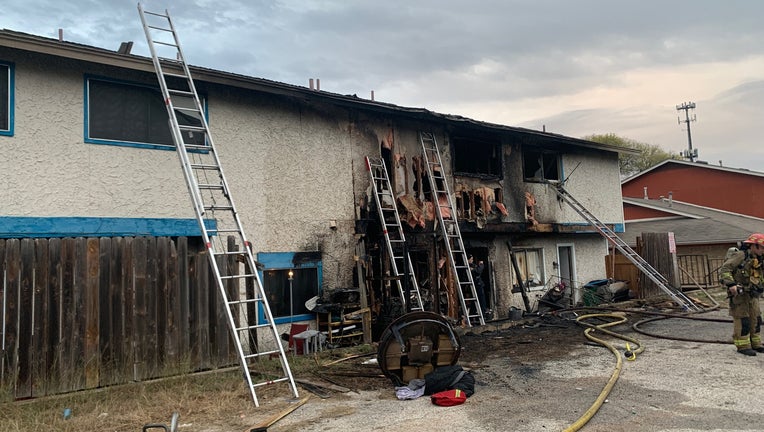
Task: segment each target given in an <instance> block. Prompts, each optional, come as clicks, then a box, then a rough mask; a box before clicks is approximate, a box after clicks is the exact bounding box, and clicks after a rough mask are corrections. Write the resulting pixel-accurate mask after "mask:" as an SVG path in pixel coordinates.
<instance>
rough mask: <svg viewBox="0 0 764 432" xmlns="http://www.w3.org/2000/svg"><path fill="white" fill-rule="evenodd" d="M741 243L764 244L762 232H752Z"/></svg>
mask: <svg viewBox="0 0 764 432" xmlns="http://www.w3.org/2000/svg"><path fill="white" fill-rule="evenodd" d="M743 243H748V244H757V245H759V246H764V234H761V233H753V234H751V235H750V236H749V237H748V239H747V240H745V241H744V242H743Z"/></svg>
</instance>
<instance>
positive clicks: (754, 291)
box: [719, 233, 764, 356]
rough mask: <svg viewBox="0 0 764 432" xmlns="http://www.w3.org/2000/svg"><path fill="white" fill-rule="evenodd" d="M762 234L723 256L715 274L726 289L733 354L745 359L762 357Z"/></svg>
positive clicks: (763, 286) (750, 237)
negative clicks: (737, 353) (733, 347)
mask: <svg viewBox="0 0 764 432" xmlns="http://www.w3.org/2000/svg"><path fill="white" fill-rule="evenodd" d="M763 261H764V234H761V233H754V234H751V235H750V236H749V237H748V239H747V240H745V241H744V242H743V244H742V245H741V246H740V248H731V249H730V250H729V251H728V252H727V256H726V257H725V260H724V264H722V267H721V269H720V270H719V281H720V282H721V283H722V284H724V285H725V286H726V287H727V297H728V298H729V302H730V312H729V314H730V316H731V317H732V322H733V327H734V332H733V334H732V340H733V342H734V343H735V347H736V348H737V352H739V353H740V354H743V355H747V356H755V355H756V353H757V352H760V353H764V347H763V346H762V345H761V335H760V331H761V309H760V307H759V297H761V294H762V292H764V280H762V276H763V275H762V270H764V267H762V262H763Z"/></svg>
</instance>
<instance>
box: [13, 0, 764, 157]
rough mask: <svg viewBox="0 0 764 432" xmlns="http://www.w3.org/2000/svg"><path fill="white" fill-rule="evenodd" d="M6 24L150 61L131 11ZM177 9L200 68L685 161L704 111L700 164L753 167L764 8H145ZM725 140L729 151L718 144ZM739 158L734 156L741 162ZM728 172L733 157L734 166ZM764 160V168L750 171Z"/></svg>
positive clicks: (198, 2)
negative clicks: (608, 137) (125, 49)
mask: <svg viewBox="0 0 764 432" xmlns="http://www.w3.org/2000/svg"><path fill="white" fill-rule="evenodd" d="M10 3H11V4H9V5H4V7H3V13H2V14H0V27H5V28H9V29H12V30H17V31H23V32H28V33H32V34H38V35H42V36H49V37H57V34H56V32H57V29H58V28H63V29H64V35H65V38H66V39H67V40H70V41H73V42H78V43H84V44H89V45H95V46H99V47H103V48H109V49H116V48H117V47H118V46H119V44H120V42H122V41H127V40H133V41H134V42H135V45H134V48H133V53H136V54H139V55H148V49H147V47H146V43H145V38H144V36H143V32H142V29H141V27H140V22H139V19H138V14H137V10H136V4H135V2H132V1H128V0H104V1H96V0H81V1H77V2H69V3H67V4H63V3H61V2H54V1H51V0H26V1H25V2H20V1H18V2H10ZM143 5H144V7H145V9H146V10H150V11H156V12H162V11H164V10H165V9H169V10H170V13H171V15H172V17H173V21H174V22H175V24H176V27H177V29H178V32H179V35H180V37H181V42H182V45H183V49H184V51H185V53H186V57H187V59H188V61H189V62H190V63H191V64H194V65H198V66H204V67H209V68H214V69H219V70H223V71H228V72H235V73H241V74H246V75H250V76H255V77H262V78H267V79H271V80H275V81H281V82H285V83H290V84H296V85H303V86H307V84H308V79H309V78H320V79H321V87H322V89H324V90H327V91H332V92H336V93H340V94H358V95H359V96H360V97H370V92H371V91H372V90H374V92H375V97H376V99H377V100H382V101H385V102H390V103H394V104H398V105H403V106H414V107H425V108H428V109H432V110H435V111H438V112H443V113H449V114H459V115H463V116H466V117H471V118H474V119H477V120H483V121H489V122H495V123H502V124H507V125H514V126H524V127H531V128H535V129H541V128H542V127H544V126H546V127H547V130H549V131H553V132H558V133H563V134H566V135H571V136H585V135H590V134H593V133H608V132H612V133H615V134H617V135H620V136H624V137H626V138H630V139H635V140H637V141H642V142H647V143H650V144H655V145H659V146H661V147H663V148H664V149H666V150H669V151H674V152H678V151H681V150H682V149H684V148H686V147H687V139H686V130H682V129H681V127H680V125H679V124H677V119H676V117H677V114H678V113H677V111H676V105H677V104H679V103H681V102H684V101H694V102H696V103H697V110H696V114H697V122H694V123H692V124H691V128H692V129H691V130H692V137H693V142H694V143H697V147H698V148H699V149H700V154H701V156H702V157H706V155H707V156H708V158H709V160H711V158H713V159H716V160H718V159H723V160H724V161H725V164H726V161H727V160H730V161H734V162H735V163H738V162H739V163H740V164H741V166H746V167H749V168H752V169H756V168H758V167H759V166H764V165H762V162H764V158H761V157H760V152H759V151H758V148H759V147H761V146H760V145H759V144H758V140H757V139H756V136H757V133H756V131H754V129H753V128H754V127H755V125H756V124H757V121H758V118H759V117H761V116H760V113H761V112H762V111H761V109H762V108H763V107H762V106H761V102H759V101H760V100H763V99H762V98H761V97H760V95H761V94H760V93H761V89H760V88H761V84H760V83H761V80H762V79H763V78H764V77H762V71H764V44H762V43H761V41H762V40H764V26H762V25H761V22H760V21H761V17H762V16H764V2H753V1H747V2H742V1H738V2H719V1H716V0H695V1H692V2H689V1H680V2H666V1H662V0H644V1H640V2H629V1H625V0H622V1H612V0H576V1H569V0H534V1H527V0H484V1H480V2H464V1H456V0H421V1H414V2H412V1H404V0H390V1H386V2H379V1H376V0H358V1H353V2H348V1H346V0H301V1H298V0H262V1H255V2H252V1H245V0H194V1H192V0H184V1H183V2H173V1H170V0H146V1H144V2H143ZM722 142H724V145H721V144H720V143H722ZM738 155H740V156H738ZM731 163H732V162H731ZM753 164H758V165H755V166H754V165H753Z"/></svg>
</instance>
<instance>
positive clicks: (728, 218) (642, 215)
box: [620, 198, 764, 287]
mask: <svg viewBox="0 0 764 432" xmlns="http://www.w3.org/2000/svg"><path fill="white" fill-rule="evenodd" d="M623 213H624V219H625V221H626V232H624V233H623V234H622V235H621V236H620V237H621V239H622V240H624V241H625V242H626V243H628V244H629V246H631V247H632V248H634V249H638V247H637V246H638V238H639V237H640V236H642V234H643V233H669V232H670V233H673V235H674V242H675V244H676V251H677V261H678V262H677V264H678V266H679V267H680V280H681V283H682V286H686V287H691V286H694V285H695V284H696V283H697V284H700V285H701V286H713V285H716V284H717V283H718V272H717V270H718V268H719V267H720V266H721V263H722V262H723V260H724V256H725V254H726V253H727V250H728V249H729V248H731V247H736V246H737V244H738V242H740V241H742V240H745V239H746V238H747V237H748V235H749V234H750V233H751V232H755V231H757V230H761V227H762V224H763V223H764V219H761V218H757V217H752V216H746V215H741V214H736V213H732V212H727V211H721V210H716V209H712V208H708V207H702V206H698V205H694V204H688V203H683V202H679V201H677V200H675V199H672V198H659V199H645V198H624V199H623Z"/></svg>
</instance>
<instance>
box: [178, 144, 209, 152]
mask: <svg viewBox="0 0 764 432" xmlns="http://www.w3.org/2000/svg"><path fill="white" fill-rule="evenodd" d="M183 147H185V148H186V149H190V150H204V151H215V149H214V148H212V147H210V146H208V145H199V144H183Z"/></svg>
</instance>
